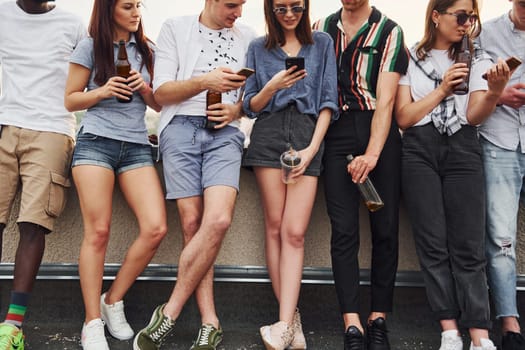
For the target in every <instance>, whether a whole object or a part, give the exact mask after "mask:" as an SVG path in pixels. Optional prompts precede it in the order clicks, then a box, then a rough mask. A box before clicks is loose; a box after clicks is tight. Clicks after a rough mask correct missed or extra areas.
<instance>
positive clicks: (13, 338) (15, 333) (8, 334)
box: [0, 323, 24, 350]
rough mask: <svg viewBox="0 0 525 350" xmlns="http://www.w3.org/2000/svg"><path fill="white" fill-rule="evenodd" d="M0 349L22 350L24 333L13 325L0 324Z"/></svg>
mask: <svg viewBox="0 0 525 350" xmlns="http://www.w3.org/2000/svg"><path fill="white" fill-rule="evenodd" d="M0 349H1V350H24V333H22V330H21V329H19V328H18V327H17V326H15V325H14V324H10V323H0Z"/></svg>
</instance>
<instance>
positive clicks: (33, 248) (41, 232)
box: [13, 222, 49, 293]
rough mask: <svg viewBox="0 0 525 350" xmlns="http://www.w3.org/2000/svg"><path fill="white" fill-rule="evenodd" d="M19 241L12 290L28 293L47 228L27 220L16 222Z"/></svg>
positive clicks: (37, 266)
mask: <svg viewBox="0 0 525 350" xmlns="http://www.w3.org/2000/svg"><path fill="white" fill-rule="evenodd" d="M18 228H19V230H20V242H19V243H18V249H17V251H16V257H15V272H14V281H13V290H14V291H17V292H24V293H30V292H31V291H32V290H33V285H34V283H35V278H36V275H37V273H38V269H39V268H40V263H41V262H42V256H43V255H44V248H45V235H46V234H47V233H49V230H48V229H46V228H44V227H42V226H39V225H36V224H32V223H29V222H21V223H19V224H18Z"/></svg>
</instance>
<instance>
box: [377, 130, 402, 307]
mask: <svg viewBox="0 0 525 350" xmlns="http://www.w3.org/2000/svg"><path fill="white" fill-rule="evenodd" d="M370 179H371V180H372V182H373V183H374V186H375V187H376V189H377V191H378V193H379V194H380V195H381V197H382V199H383V202H384V203H385V206H384V207H383V208H381V209H380V210H378V211H376V212H374V213H370V229H371V233H372V261H371V274H372V275H371V293H372V297H371V311H374V312H390V311H392V306H393V298H394V286H395V281H396V272H397V263H398V245H399V244H398V233H399V196H400V190H401V189H400V188H401V138H400V135H399V131H398V129H397V125H395V124H394V123H393V125H392V128H391V130H390V135H389V136H388V139H387V141H386V143H385V146H384V147H383V151H382V153H381V156H380V157H379V161H378V163H377V166H376V168H375V169H374V170H373V171H372V173H371V174H370Z"/></svg>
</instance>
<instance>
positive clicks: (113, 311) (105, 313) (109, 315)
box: [100, 293, 134, 340]
mask: <svg viewBox="0 0 525 350" xmlns="http://www.w3.org/2000/svg"><path fill="white" fill-rule="evenodd" d="M105 299H106V293H104V294H102V295H101V296H100V315H101V318H102V321H104V323H105V324H106V326H107V327H108V331H109V333H110V334H111V335H112V336H113V337H115V338H117V339H119V340H128V339H131V338H133V335H134V332H133V329H131V327H130V325H129V323H128V321H126V315H125V314H124V302H123V301H122V300H121V301H117V302H116V303H115V304H112V305H108V304H106V303H105V301H104V300H105Z"/></svg>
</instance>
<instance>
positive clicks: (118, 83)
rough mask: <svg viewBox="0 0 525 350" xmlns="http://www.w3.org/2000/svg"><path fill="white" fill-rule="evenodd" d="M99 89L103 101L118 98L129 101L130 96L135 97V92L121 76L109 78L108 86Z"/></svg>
mask: <svg viewBox="0 0 525 350" xmlns="http://www.w3.org/2000/svg"><path fill="white" fill-rule="evenodd" d="M99 89H100V96H101V98H102V99H106V98H112V97H117V98H120V99H123V100H129V98H130V96H131V95H133V90H132V89H131V87H129V86H128V84H127V79H126V78H122V77H119V76H114V77H111V78H109V79H108V81H107V82H106V84H104V85H103V86H101V87H100V88H99Z"/></svg>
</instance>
